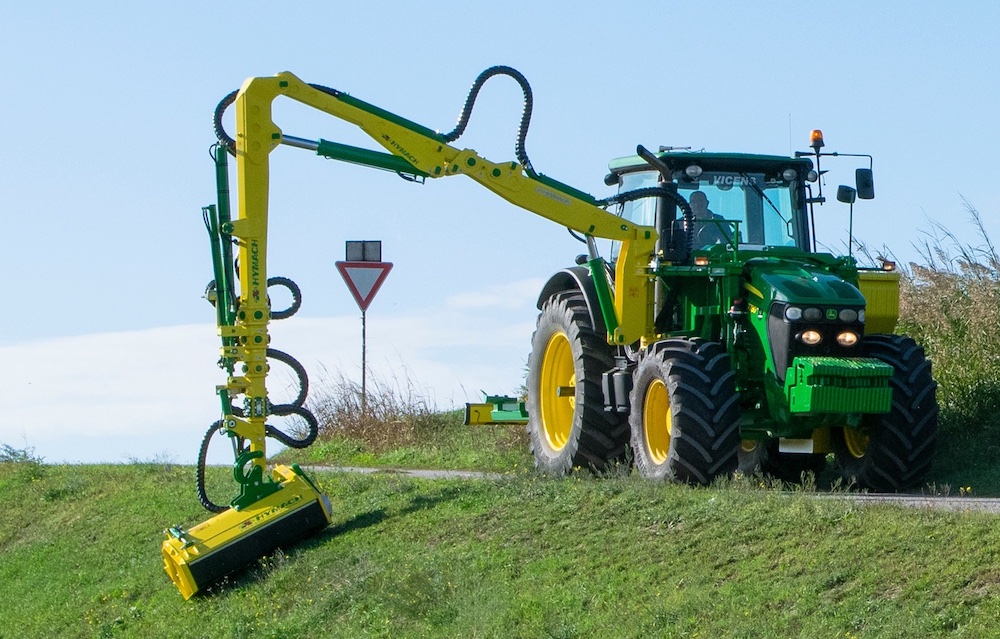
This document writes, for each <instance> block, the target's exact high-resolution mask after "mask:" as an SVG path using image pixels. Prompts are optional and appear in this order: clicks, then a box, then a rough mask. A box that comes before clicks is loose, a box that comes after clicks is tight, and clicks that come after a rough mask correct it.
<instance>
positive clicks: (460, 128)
mask: <svg viewBox="0 0 1000 639" xmlns="http://www.w3.org/2000/svg"><path fill="white" fill-rule="evenodd" d="M495 75H506V76H510V77H511V78H514V80H515V81H517V83H518V84H519V85H520V86H521V91H522V92H524V110H523V111H522V112H521V122H520V124H518V127H517V141H516V142H515V143H514V153H515V156H516V157H517V161H518V162H520V163H521V166H523V167H524V170H525V171H527V172H528V174H529V175H532V176H534V175H536V173H535V170H534V168H532V166H531V160H529V159H528V154H527V152H526V151H525V150H524V141H525V139H526V138H527V137H528V126H529V125H530V124H531V109H532V107H533V105H534V98H532V96H531V85H529V84H528V80H527V78H525V77H524V75H522V74H521V72H520V71H518V70H517V69H514V68H511V67H507V66H502V65H501V66H495V67H490V68H489V69H486V70H485V71H483V72H482V73H480V74H479V77H477V78H476V80H475V82H473V83H472V88H470V89H469V95H468V96H467V97H466V98H465V105H464V106H463V107H462V112H461V113H459V115H458V123H457V124H456V125H455V128H454V129H453V130H452V131H451V133H446V134H445V136H444V141H445V142H454V141H455V140H457V139H458V138H460V137H461V136H462V134H463V133H465V128H466V127H467V126H468V125H469V118H470V116H471V115H472V108H473V107H474V106H475V105H476V98H478V97H479V91H480V89H482V88H483V85H484V84H485V83H486V81H487V80H489V79H490V78H492V77H493V76H495Z"/></svg>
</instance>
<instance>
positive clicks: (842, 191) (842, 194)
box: [837, 169, 861, 204]
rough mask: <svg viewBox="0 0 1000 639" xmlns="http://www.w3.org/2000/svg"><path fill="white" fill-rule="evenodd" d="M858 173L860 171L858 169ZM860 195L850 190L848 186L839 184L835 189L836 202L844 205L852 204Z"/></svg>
mask: <svg viewBox="0 0 1000 639" xmlns="http://www.w3.org/2000/svg"><path fill="white" fill-rule="evenodd" d="M858 170H859V171H860V170H861V169H858ZM859 195H860V193H859V192H858V191H857V190H855V189H852V188H851V187H849V186H846V185H843V184H841V185H840V186H838V187H837V201H838V202H843V203H844V204H854V200H855V199H856V198H857V196H859Z"/></svg>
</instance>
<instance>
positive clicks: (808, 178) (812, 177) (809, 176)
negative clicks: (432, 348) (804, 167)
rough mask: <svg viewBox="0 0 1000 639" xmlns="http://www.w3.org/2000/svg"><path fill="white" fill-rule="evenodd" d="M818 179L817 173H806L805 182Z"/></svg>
mask: <svg viewBox="0 0 1000 639" xmlns="http://www.w3.org/2000/svg"><path fill="white" fill-rule="evenodd" d="M818 179H819V173H817V172H816V171H809V172H808V173H806V182H815V181H816V180H818Z"/></svg>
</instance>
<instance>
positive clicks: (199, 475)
mask: <svg viewBox="0 0 1000 639" xmlns="http://www.w3.org/2000/svg"><path fill="white" fill-rule="evenodd" d="M220 428H222V420H221V419H220V420H218V421H217V422H215V423H214V424H212V425H211V426H209V428H208V432H207V433H205V436H204V437H203V438H202V440H201V447H200V448H199V449H198V468H197V471H196V472H195V489H196V490H197V491H198V502H199V503H200V504H201V505H202V507H203V508H204V509H205V510H207V511H208V512H210V513H221V512H222V511H223V510H226V509H227V508H229V506H222V505H220V504H216V503H215V502H213V501H212V500H211V499H209V498H208V491H206V490H205V459H206V458H207V457H208V445H209V444H210V443H211V442H212V435H214V434H215V433H216V431H218V430H219V429H220Z"/></svg>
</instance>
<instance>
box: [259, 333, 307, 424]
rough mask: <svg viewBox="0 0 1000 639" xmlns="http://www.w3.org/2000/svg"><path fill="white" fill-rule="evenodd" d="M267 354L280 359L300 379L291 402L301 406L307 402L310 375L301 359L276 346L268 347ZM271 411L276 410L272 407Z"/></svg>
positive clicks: (293, 404)
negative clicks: (296, 391)
mask: <svg viewBox="0 0 1000 639" xmlns="http://www.w3.org/2000/svg"><path fill="white" fill-rule="evenodd" d="M267 356H268V357H270V358H271V359H276V360H278V361H279V362H281V363H282V364H285V365H286V366H288V367H289V368H291V369H292V370H293V371H294V372H295V376H296V377H297V378H298V381H299V392H298V393H297V394H296V396H295V399H294V400H293V401H292V402H291V405H292V406H297V407H300V408H301V407H302V405H303V404H305V403H306V395H308V394H309V376H308V375H306V369H305V367H304V366H303V365H302V364H300V363H299V360H297V359H295V358H294V357H292V356H291V355H289V354H288V353H286V352H284V351H279V350H278V349H276V348H269V349H267ZM283 405H284V404H279V406H283ZM271 412H272V413H273V412H274V410H273V409H272V410H271Z"/></svg>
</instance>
